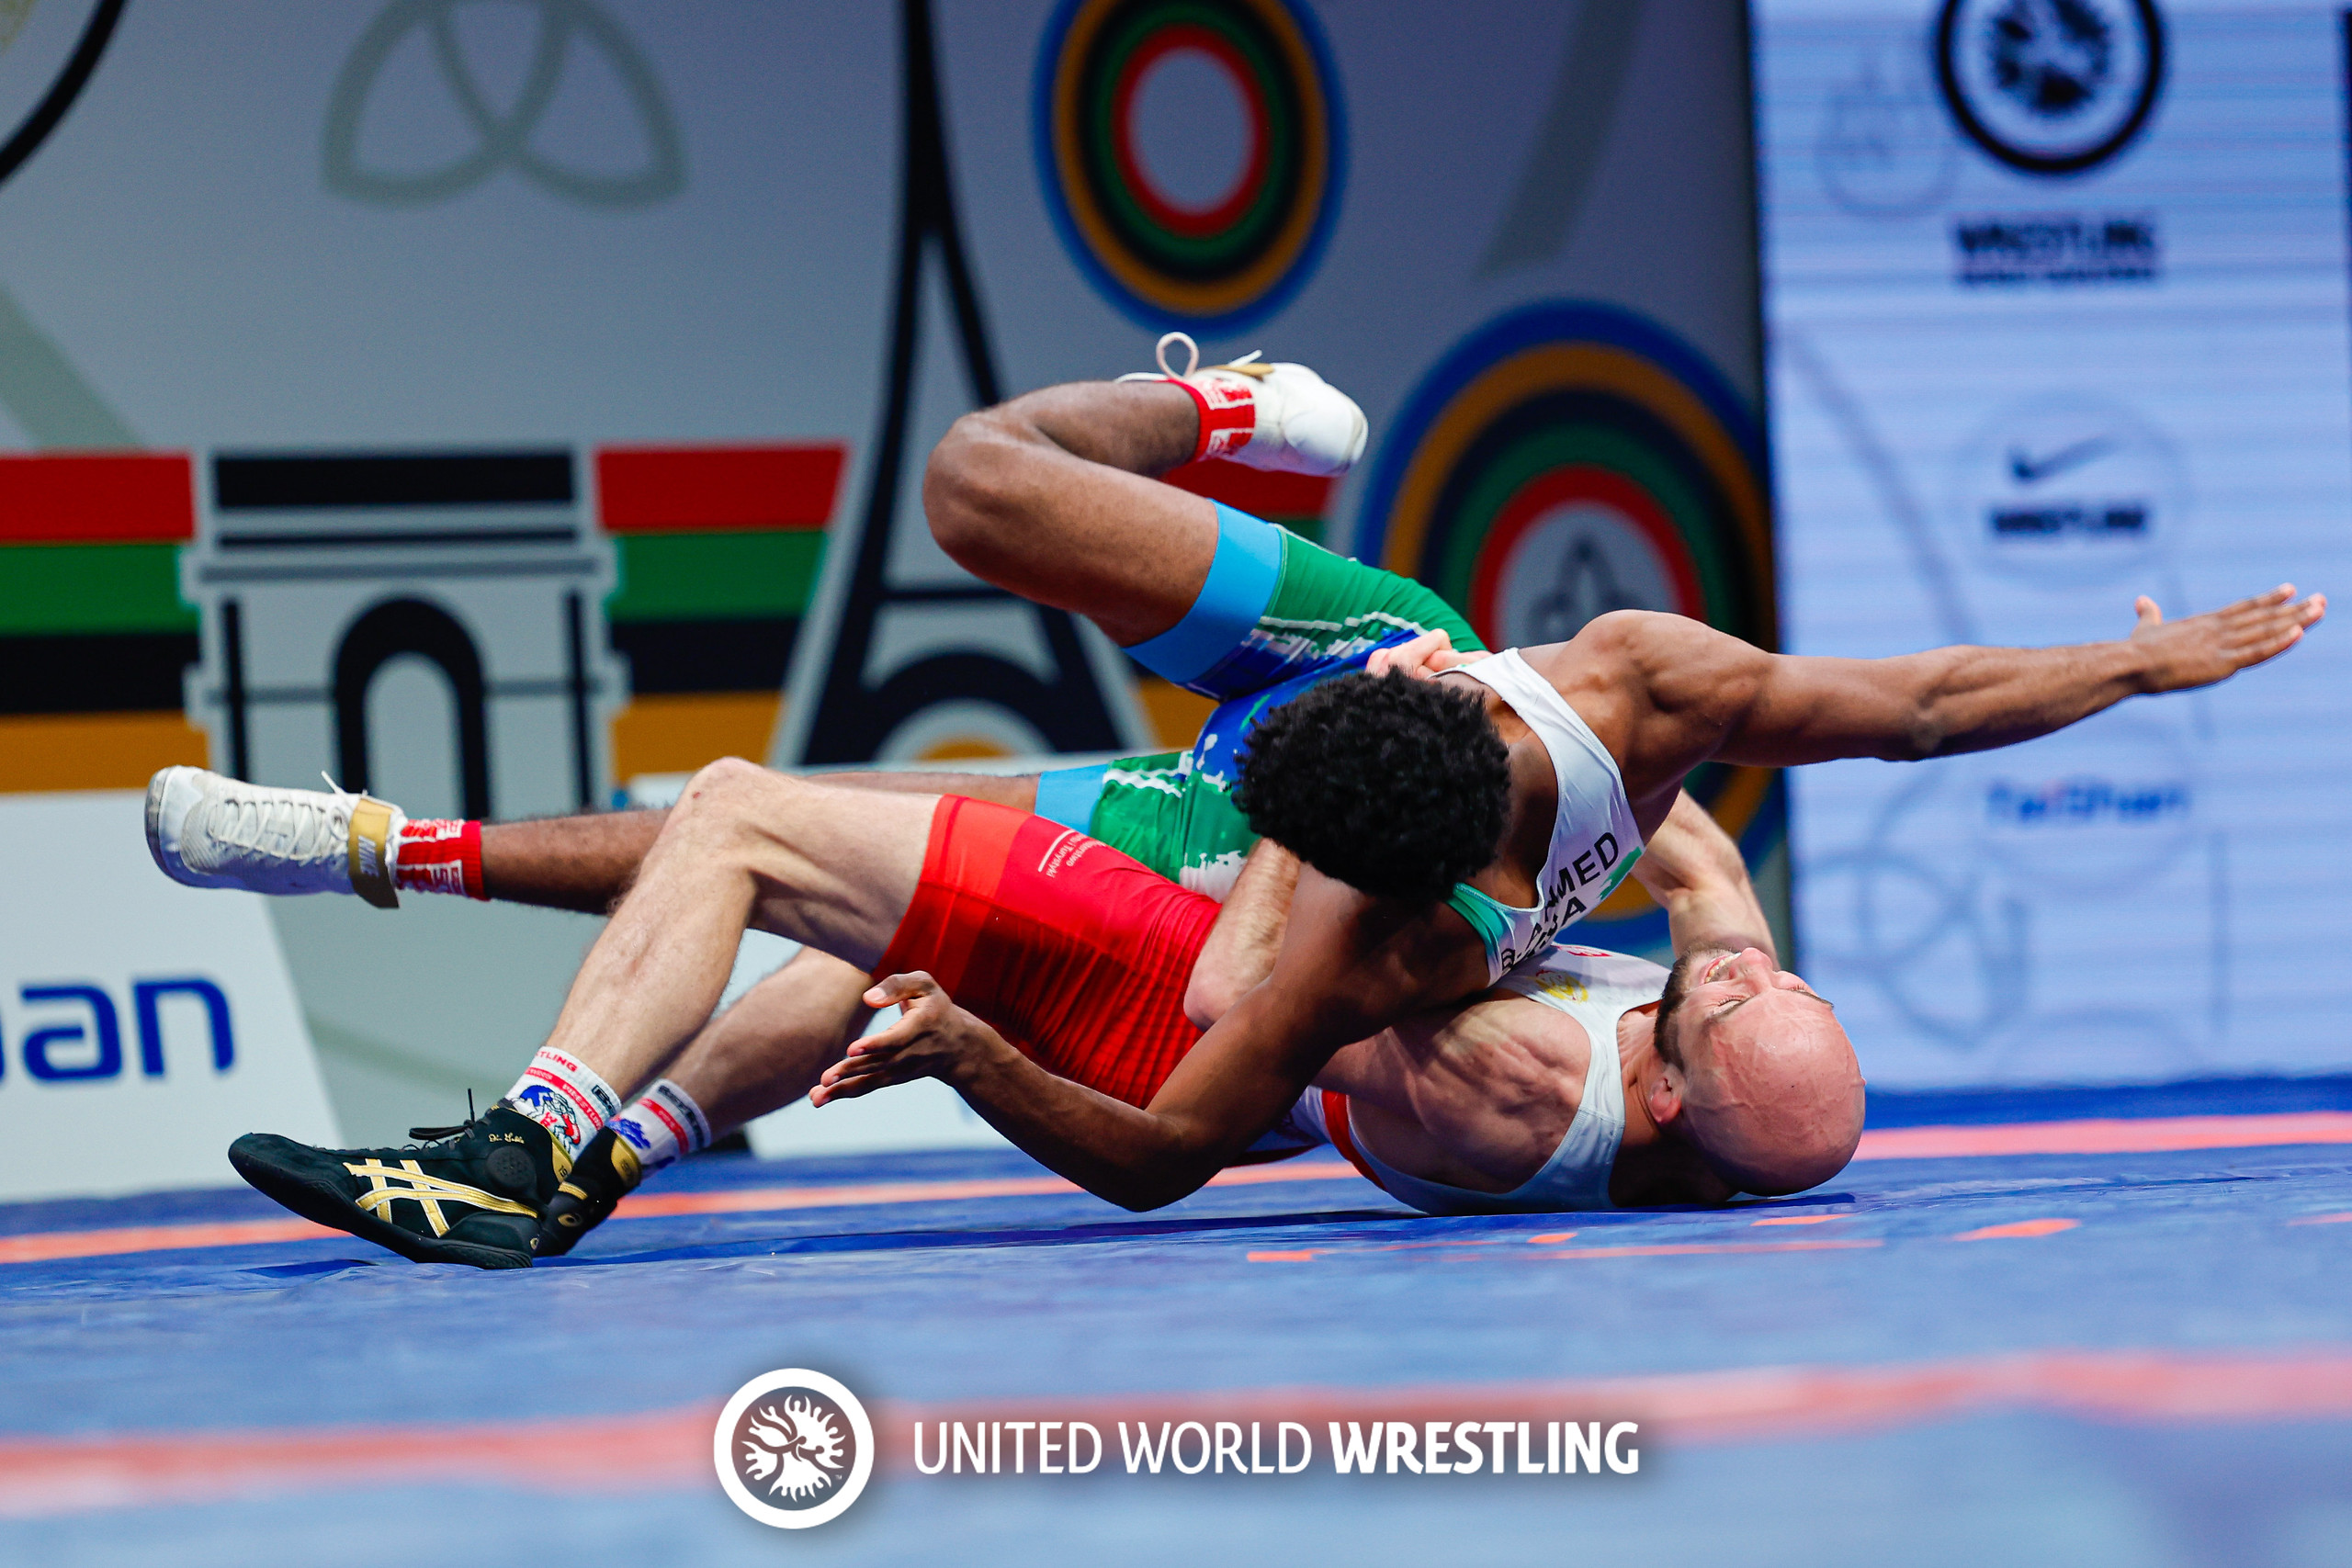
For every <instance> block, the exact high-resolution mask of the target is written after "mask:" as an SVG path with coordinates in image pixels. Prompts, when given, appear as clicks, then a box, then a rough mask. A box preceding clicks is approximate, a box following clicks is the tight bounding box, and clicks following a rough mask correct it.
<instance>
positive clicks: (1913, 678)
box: [1531, 584, 2327, 815]
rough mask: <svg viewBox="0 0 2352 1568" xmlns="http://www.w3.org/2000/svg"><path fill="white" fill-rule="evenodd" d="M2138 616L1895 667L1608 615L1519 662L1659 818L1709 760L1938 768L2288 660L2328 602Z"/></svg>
mask: <svg viewBox="0 0 2352 1568" xmlns="http://www.w3.org/2000/svg"><path fill="white" fill-rule="evenodd" d="M2137 611H2138V616H2139V620H2138V625H2137V626H2134V627H2133V628H2132V631H2131V635H2130V636H2129V637H2124V638H2121V639H2120V640H2118V641H2114V642H2095V643H2084V644H2079V645H2076V646H2074V647H2069V648H1939V649H1930V650H1928V652H1925V653H1912V654H1905V655H1902V656H1900V657H1897V658H1893V659H1812V658H1796V657H1791V656H1787V655H1781V654H1770V653H1765V652H1763V651H1761V650H1760V649H1756V648H1752V647H1750V646H1749V645H1748V644H1747V643H1744V642H1741V641H1740V640H1739V639H1738V638H1736V637H1729V636H1726V635H1725V634H1724V633H1722V632H1719V631H1716V630H1714V629H1713V628H1712V627H1710V626H1703V625H1702V624H1701V623H1699V622H1697V621H1693V620H1690V619H1687V618H1685V617H1683V616H1680V615H1651V614H1646V613H1644V612H1640V611H1620V612H1617V613H1616V614H1613V615H1604V616H1601V617H1600V618H1599V619H1597V620H1595V621H1593V622H1592V623H1591V624H1590V625H1589V626H1587V627H1586V628H1585V629H1584V630H1583V631H1582V632H1580V633H1578V634H1577V638H1576V640H1575V641H1574V642H1571V643H1567V644H1563V645H1559V646H1558V647H1556V648H1554V649H1536V650H1532V654H1531V661H1532V662H1536V663H1537V667H1538V668H1539V670H1541V671H1543V672H1544V673H1545V674H1546V675H1547V676H1548V677H1550V678H1552V679H1553V680H1554V682H1555V684H1557V685H1559V687H1560V689H1561V690H1562V691H1563V692H1564V693H1566V694H1569V696H1570V697H1571V700H1572V701H1575V702H1576V703H1577V708H1578V711H1579V712H1582V711H1584V709H1585V706H1586V705H1587V703H1588V702H1590V703H1591V704H1592V705H1594V707H1595V708H1596V711H1597V712H1598V713H1599V714H1600V722H1598V723H1596V724H1595V726H1594V728H1596V729H1597V730H1600V732H1601V734H1602V737H1603V739H1605V740H1609V741H1610V742H1611V750H1612V751H1614V752H1615V753H1616V754H1617V756H1618V758H1619V760H1620V762H1621V764H1622V766H1623V770H1624V774H1625V787H1626V793H1627V794H1628V795H1630V796H1632V797H1633V799H1634V803H1635V805H1636V807H1637V808H1639V807H1642V806H1643V805H1644V804H1645V802H1646V803H1648V805H1649V807H1650V809H1651V810H1654V811H1659V812H1660V814H1661V815H1662V814H1663V812H1662V808H1663V807H1664V806H1665V805H1667V804H1668V799H1667V792H1668V790H1671V789H1674V788H1677V787H1679V784H1680V783H1681V780H1682V776H1683V775H1684V774H1685V773H1688V772H1689V771H1690V770H1691V768H1693V767H1695V766H1697V765H1698V764H1699V763H1700V762H1702V761H1710V760H1713V761H1726V762H1746V763H1753V764H1758V765H1763V766H1781V767H1785V766H1790V765H1793V764H1796V763H1801V762H1822V761H1832V760H1834V759H1838V758H1843V757H1876V758H1882V759H1885V760H1888V761H1916V760H1918V759H1922V758H1927V757H1941V756H1951V755H1953V754H1956V753H1959V752H1963V751H1982V750H1989V749H1991V748H1993V747H1996V746H2008V745H2014V744H2016V743H2017V742H2018V741H2021V740H2030V739H2034V738H2036V737H2037V736H2042V735H2047V734H2049V733H2050V732H2052V730H2056V729H2063V728H2065V727H2066V726H2067V725H2070V724H2074V723H2075V722H2077V721H2078V720H2081V719H2084V718H2087V717H2088V716H2091V715H2092V714H2095V713H2098V712H2099V711H2101V710H2102V709H2105V708H2109V707H2111V706H2113V705H2115V704H2117V703H2120V702H2121V701H2122V700H2123V699H2124V698H2126V697H2132V696H2141V695H2146V694H2155V693H2160V692H2178V691H2187V690H2189V689H2190V688H2193V687H2197V686H2210V685H2212V684H2214V683H2215V682H2221V681H2225V680H2227V679H2229V678H2230V677H2231V676H2232V675H2234V674H2236V673H2237V672H2238V671H2241V670H2245V669H2247V668H2250V667H2251V666H2253V665H2256V664H2260V663H2262V662H2263V661H2264V660H2269V659H2274V658H2276V657H2278V655H2279V654H2281V653H2284V652H2285V651H2286V650H2287V649H2290V648H2292V647H2293V646H2294V645H2295V644H2296V642H2298V641H2299V640H2301V637H2302V635H2303V632H2304V629H2305V628H2306V627H2309V626H2313V625H2316V624H2317V623H2318V621H2319V619H2320V617H2321V616H2323V615H2325V614H2326V612H2327V601H2326V599H2325V598H2324V596H2322V595H2320V594H2312V596H2311V597H2309V598H2307V599H2301V600H2298V599H2296V598H2295V591H2294V589H2293V588H2292V587H2291V586H2290V585H2283V584H2282V585H2281V586H2279V587H2278V588H2275V589H2273V590H2272V591H2271V592H2267V593H2264V594H2260V595H2258V596H2256V597H2255V598H2252V599H2245V600H2241V601H2240V602H2239V603H2237V604H2231V605H2228V606H2226V607H2225V608H2222V609H2220V610H2213V611H2210V612H2208V613H2207V614H2205V615H2191V616H2189V617H2188V618H2187V619H2186V620H2180V621H2166V620H2165V618H2164V615H2163V614H2162V612H2161V611H2159V610H2158V609H2157V607H2156V604H2155V602H2154V600H2152V599H2148V598H2145V597H2143V598H2142V599H2141V600H2140V601H2139V602H2138V604H2137ZM1604 727H1605V728H1604ZM1612 731H1613V732H1614V733H1613V735H1612V733H1611V732H1612Z"/></svg>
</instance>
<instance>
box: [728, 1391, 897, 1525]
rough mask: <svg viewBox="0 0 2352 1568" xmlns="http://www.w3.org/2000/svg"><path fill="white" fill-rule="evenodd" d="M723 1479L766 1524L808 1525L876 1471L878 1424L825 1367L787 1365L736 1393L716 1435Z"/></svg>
mask: <svg viewBox="0 0 2352 1568" xmlns="http://www.w3.org/2000/svg"><path fill="white" fill-rule="evenodd" d="M711 1459H712V1461H713V1462H714V1463H716V1464H717V1466H718V1483H719V1485H720V1486H722V1487H724V1488H726V1491H727V1495H728V1496H729V1497H730V1498H732V1499H733V1500H734V1503H735V1506H737V1507H739V1508H741V1509H742V1510H743V1511H744V1512H745V1513H747V1514H749V1515H751V1516H752V1517H753V1518H755V1519H757V1520H759V1521H760V1523H762V1524H763V1525H774V1526H775V1527H776V1528H777V1529H787V1530H798V1529H809V1527H810V1526H812V1525H821V1524H823V1523H824V1522H825V1521H826V1520H828V1519H831V1518H836V1517H840V1515H841V1514H842V1512H843V1511H844V1510H845V1509H847V1508H848V1507H849V1506H850V1505H851V1504H852V1503H854V1502H856V1501H857V1495H858V1494H859V1493H861V1492H863V1491H865V1483H866V1478H867V1477H869V1476H871V1475H872V1474H873V1473H874V1423H873V1422H872V1421H870V1420H868V1419H867V1418H866V1415H865V1406H864V1405H863V1404H859V1403H858V1402H857V1395H855V1394H854V1393H850V1391H849V1390H848V1389H846V1388H844V1387H842V1385H841V1383H839V1382H836V1381H834V1380H833V1379H831V1378H829V1377H827V1376H826V1375H825V1374H824V1373H822V1372H812V1371H809V1370H808V1369H807V1368H805V1367H786V1368H784V1369H783V1370H781V1371H773V1372H766V1373H763V1374H762V1375H761V1376H759V1377H756V1378H753V1379H752V1381H751V1382H747V1383H745V1384H744V1385H743V1386H742V1387H741V1388H739V1389H737V1390H736V1391H735V1393H734V1396H733V1397H732V1398H730V1399H729V1400H728V1402H727V1407H726V1408H725V1409H724V1410H721V1411H720V1412H719V1413H718V1429H717V1431H715V1432H714V1433H713V1434H712V1436H711Z"/></svg>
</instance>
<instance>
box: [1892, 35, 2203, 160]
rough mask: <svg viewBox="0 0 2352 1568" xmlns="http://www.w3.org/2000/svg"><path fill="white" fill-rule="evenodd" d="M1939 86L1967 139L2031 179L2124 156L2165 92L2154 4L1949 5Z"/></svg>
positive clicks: (1939, 53)
mask: <svg viewBox="0 0 2352 1568" xmlns="http://www.w3.org/2000/svg"><path fill="white" fill-rule="evenodd" d="M1935 51H1936V79H1937V82H1938V83H1939V85H1940V86H1941V87H1942V89H1943V96H1944V103H1945V105H1946V107H1949V108H1950V109H1951V116H1952V118H1953V119H1954V120H1955V121H1956V122H1957V123H1958V124H1959V126H1960V129H1961V130H1962V131H1963V132H1964V133H1965V134H1966V135H1967V137H1968V139H1969V140H1970V141H1973V142H1975V143H1976V145H1978V146H1979V147H1982V148H1983V149H1984V150H1985V152H1989V153H1991V154H1992V155H1993V156H1994V157H1996V158H1997V159H1999V160H2000V161H2001V162H2002V163H2004V164H2007V165H2008V166H2009V167H2010V168H2013V169H2016V170H2018V171H2019V172H2020V173H2023V174H2029V175H2075V174H2080V173H2082V172H2083V171H2084V170H2086V169H2089V168H2094V167H2096V166H2097V165H2098V164H2103V163H2105V162H2107V160H2108V159H2109V158H2112V157H2114V156H2115V155H2116V153H2118V152H2121V151H2122V150H2123V148H2124V146H2125V145H2126V144H2127V143H2128V142H2130V141H2131V139H2132V138H2133V137H2134V136H2137V135H2138V134H2139V133H2140V129H2141V127H2143V126H2144V125H2145V124H2147V122H2148V116H2149V114H2150V113H2151V111H2153V110H2154V108H2155V107H2156V94H2157V91H2158V90H2159V89H2160V88H2161V87H2162V86H2163V85H2164V74H2165V30H2164V23H2163V21H2162V20H2161V19H2160V18H2159V17H2157V15H2156V7H2155V6H2154V0H1944V8H1943V13H1942V15H1941V16H1939V17H1938V18H1937V21H1936V42H1935Z"/></svg>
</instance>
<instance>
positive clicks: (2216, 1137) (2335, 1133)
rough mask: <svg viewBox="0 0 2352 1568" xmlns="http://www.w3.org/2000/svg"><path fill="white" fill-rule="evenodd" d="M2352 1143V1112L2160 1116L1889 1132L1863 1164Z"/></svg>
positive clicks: (1868, 1146)
mask: <svg viewBox="0 0 2352 1568" xmlns="http://www.w3.org/2000/svg"><path fill="white" fill-rule="evenodd" d="M2281 1144H2352V1111H2285V1112H2279V1113H2275V1114H2269V1115H2261V1116H2157V1117H2150V1118H2148V1119H2146V1120H2144V1121H2131V1120H2125V1119H2120V1118H2119V1119H2115V1120H2109V1121H2096V1122H1996V1123H1994V1124H1992V1125H1989V1126H1981V1127H1889V1128H1886V1129H1884V1130H1883V1131H1881V1132H1876V1133H1864V1134H1862V1144H1861V1147H1860V1148H1858V1149H1856V1150H1855V1151H1854V1157H1855V1158H1856V1159H1955V1158H1962V1157H1969V1156H1984V1155H2147V1154H2163V1153H2165V1152H2167V1151H2169V1150H2174V1149H2256V1148H2269V1147H2273V1146H2276V1145H2281Z"/></svg>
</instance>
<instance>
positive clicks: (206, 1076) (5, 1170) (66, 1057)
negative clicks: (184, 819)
mask: <svg viewBox="0 0 2352 1568" xmlns="http://www.w3.org/2000/svg"><path fill="white" fill-rule="evenodd" d="M141 810H142V805H141V796H140V795H136V794H130V793H116V792H113V791H105V792H92V793H87V794H76V795H18V796H15V797H10V798H0V886H5V887H6V889H7V898H6V902H5V904H0V1117H5V1118H6V1122H7V1126H8V1144H7V1150H6V1154H5V1155H0V1199H15V1198H54V1197H65V1196H89V1195H96V1194H102V1193H109V1192H137V1191H141V1190H150V1189H153V1188H161V1187H218V1186H228V1185H232V1184H234V1183H235V1181H236V1179H237V1177H236V1173H235V1172H234V1171H232V1170H231V1169H230V1168H229V1162H228V1159H227V1157H226V1156H227V1152H228V1147H229V1145H230V1143H231V1141H232V1140H233V1139H234V1138H236V1137H237V1136H239V1135H240V1134H245V1133H254V1132H270V1133H283V1134H287V1135H288V1136H289V1137H295V1138H300V1139H302V1140H304V1141H305V1142H310V1143H322V1144H329V1145H333V1144H338V1143H340V1142H341V1141H342V1138H341V1134H339V1133H338V1131H337V1130H336V1126H335V1119H334V1112H333V1111H330V1110H329V1109H328V1107H327V1099H326V1091H325V1089H324V1088H323V1086H322V1084H321V1083H320V1081H319V1068H318V1064H317V1062H316V1061H315V1060H313V1059H312V1057H311V1038H310V1035H309V1034H308V1033H307V1032H304V1029H303V1027H302V1013H301V1010H300V1008H299V1007H298V1006H296V1004H295V1000H294V987H293V983H292V981H291V980H289V979H288V976H287V973H286V960H285V959H284V957H283V956H282V955H281V954H280V953H279V952H278V948H277V933H276V932H275V931H273V930H272V929H271V927H270V923H269V919H268V917H267V916H266V914H265V913H264V911H263V908H262V901H261V899H260V898H258V897H254V896H252V895H250V894H243V893H220V892H210V891H199V890H198V889H196V888H191V887H182V886H179V885H178V884H177V883H175V882H171V881H168V880H166V879H165V877H164V874H163V873H161V872H159V871H157V870H156V869H155V863H154V862H153V861H152V860H151V859H149V858H148V854H147V846H146V841H145V839H144V837H143V834H142V831H141ZM352 962H354V963H365V962H367V955H366V954H365V953H353V954H352ZM392 979H393V977H392V976H389V975H387V976H384V980H385V983H386V984H387V985H390V984H391V983H392Z"/></svg>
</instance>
